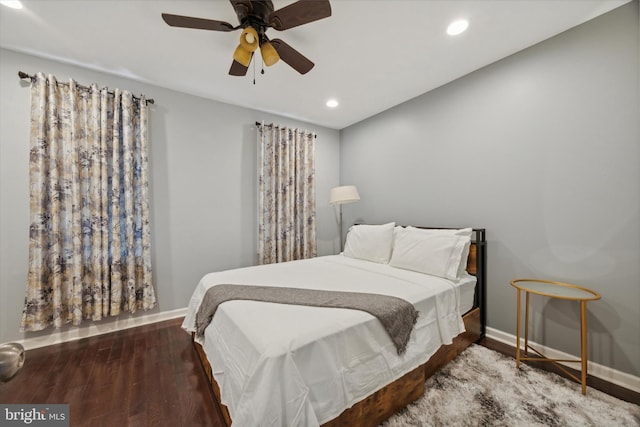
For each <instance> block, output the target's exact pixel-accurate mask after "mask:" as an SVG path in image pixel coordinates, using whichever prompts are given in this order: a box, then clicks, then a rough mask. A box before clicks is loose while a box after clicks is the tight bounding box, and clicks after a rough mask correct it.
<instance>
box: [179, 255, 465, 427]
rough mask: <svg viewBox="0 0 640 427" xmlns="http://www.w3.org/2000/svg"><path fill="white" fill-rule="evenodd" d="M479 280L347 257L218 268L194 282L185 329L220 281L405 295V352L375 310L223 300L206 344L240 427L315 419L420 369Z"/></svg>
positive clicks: (455, 327)
mask: <svg viewBox="0 0 640 427" xmlns="http://www.w3.org/2000/svg"><path fill="white" fill-rule="evenodd" d="M475 282H476V280H475V277H473V276H470V275H465V277H463V278H462V279H460V280H459V281H456V282H453V281H450V280H447V279H443V278H439V277H435V276H430V275H426V274H422V273H416V272H413V271H408V270H401V269H397V268H394V267H390V266H389V265H387V264H377V263H372V262H368V261H361V260H357V259H353V258H348V257H345V256H342V255H335V256H326V257H319V258H313V259H309V260H302V261H293V262H287V263H281V264H269V265H263V266H255V267H247V268H242V269H236V270H227V271H222V272H217V273H211V274H208V275H206V276H204V277H203V278H202V280H201V281H200V283H199V284H198V286H197V287H196V289H195V291H194V293H193V296H192V298H191V301H190V303H189V308H188V311H187V315H186V317H185V319H184V323H183V325H182V327H183V328H184V329H185V330H186V331H188V332H193V331H194V330H195V314H196V312H197V310H198V307H199V306H200V302H201V300H202V297H203V296H204V294H205V292H206V290H207V289H208V288H210V287H211V286H214V285H216V284H234V283H235V284H253V285H268V286H289V287H299V288H309V289H327V290H343V291H352V292H372V293H379V294H384V295H392V296H396V297H400V298H404V299H406V300H407V301H409V302H411V303H413V304H414V306H415V307H416V309H417V310H418V311H419V313H420V314H419V317H418V321H417V323H416V325H415V328H414V330H413V332H412V334H411V339H410V341H409V344H408V346H407V351H406V352H405V353H404V354H403V355H401V356H398V354H397V352H396V348H395V346H394V345H393V343H392V341H391V339H390V338H389V336H388V335H387V334H386V331H385V330H384V328H383V327H382V325H381V324H380V322H379V321H378V320H377V319H376V318H374V317H373V316H371V315H370V314H368V313H365V312H361V311H357V310H348V309H340V308H321V307H306V306H295V305H285V304H273V303H265V302H256V301H230V302H226V303H224V304H222V305H220V306H219V307H218V310H217V311H216V314H215V316H214V317H213V320H212V322H211V324H210V325H209V326H208V327H207V329H206V331H205V335H204V339H203V340H201V341H200V343H201V344H202V345H203V348H204V351H205V354H206V355H207V358H208V360H209V362H210V363H211V365H212V368H213V375H214V377H215V379H216V381H217V383H218V385H219V387H220V393H221V400H222V403H223V404H225V405H226V406H227V408H228V409H229V414H230V416H231V420H232V422H233V425H234V426H237V427H242V426H251V427H254V426H317V425H319V424H322V423H324V422H327V421H329V420H331V419H333V418H335V417H337V416H338V415H339V414H340V413H341V412H342V411H344V410H345V409H347V408H349V407H351V406H352V405H353V404H354V403H356V402H358V401H360V400H362V399H363V398H365V397H366V396H368V395H370V394H372V393H374V392H375V391H377V390H379V389H380V388H382V387H384V386H385V385H387V384H389V383H391V382H393V381H395V380H396V379H398V378H400V377H401V376H403V375H404V374H406V373H407V372H410V371H411V370H413V369H415V368H416V367H418V366H420V365H421V364H422V363H424V362H426V361H427V360H428V359H429V357H431V355H433V354H434V353H435V352H436V351H437V349H438V348H439V347H440V346H441V345H442V344H450V343H451V342H452V339H453V338H454V337H455V336H456V335H458V334H459V333H461V332H463V331H464V324H463V322H462V316H461V314H462V313H464V312H466V311H467V310H468V309H470V308H471V306H472V304H473V294H474V289H475Z"/></svg>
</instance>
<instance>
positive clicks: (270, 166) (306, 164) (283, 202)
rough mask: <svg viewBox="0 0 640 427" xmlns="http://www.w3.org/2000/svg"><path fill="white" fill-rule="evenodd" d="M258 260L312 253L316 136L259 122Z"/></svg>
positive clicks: (314, 210)
mask: <svg viewBox="0 0 640 427" xmlns="http://www.w3.org/2000/svg"><path fill="white" fill-rule="evenodd" d="M258 143H259V145H260V150H259V155H258V258H259V262H260V264H270V263H274V262H283V261H292V260H296V259H304V258H312V257H315V256H316V190H315V160H314V152H315V135H314V134H313V133H310V132H306V131H301V130H298V129H290V128H287V127H280V126H277V125H273V124H272V125H265V124H262V125H259V126H258Z"/></svg>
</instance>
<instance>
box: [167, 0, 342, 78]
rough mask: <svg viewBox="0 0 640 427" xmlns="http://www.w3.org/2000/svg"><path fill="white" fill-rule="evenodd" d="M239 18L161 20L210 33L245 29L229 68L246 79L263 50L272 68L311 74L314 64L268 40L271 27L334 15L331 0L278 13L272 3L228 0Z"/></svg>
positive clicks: (309, 1)
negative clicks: (279, 65) (257, 53)
mask: <svg viewBox="0 0 640 427" xmlns="http://www.w3.org/2000/svg"><path fill="white" fill-rule="evenodd" d="M229 1H230V2H231V5H232V6H233V9H234V10H235V12H236V15H238V21H239V22H240V24H239V25H236V26H235V27H234V26H233V25H231V24H229V23H228V22H223V21H216V20H213V19H204V18H194V17H190V16H182V15H172V14H169V13H163V14H162V19H164V21H165V22H166V23H167V24H168V25H170V26H172V27H183V28H195V29H199V30H210V31H225V32H228V31H234V30H238V29H242V34H241V35H240V44H239V45H238V47H237V48H236V50H235V52H234V54H233V62H232V63H231V68H230V69H229V74H230V75H232V76H244V75H246V74H247V69H248V67H249V64H250V63H251V59H252V58H253V53H254V52H255V50H256V49H258V48H260V53H261V55H262V59H263V61H264V63H265V65H267V66H270V65H273V64H275V63H276V62H278V59H282V60H283V61H284V62H286V63H287V64H289V65H290V66H291V67H292V68H293V69H294V70H296V71H297V72H299V73H300V74H306V73H308V72H309V71H310V70H311V69H312V68H313V66H314V63H313V62H311V61H310V60H309V59H307V58H306V57H305V56H304V55H302V54H301V53H300V52H298V51H297V50H295V49H294V48H293V47H291V46H289V45H288V44H287V43H285V42H284V41H282V40H280V39H273V40H269V38H268V37H267V35H266V31H267V29H268V28H274V29H275V30H278V31H284V30H288V29H289V28H293V27H297V26H299V25H303V24H307V23H309V22H313V21H317V20H319V19H323V18H327V17H329V16H331V5H330V4H329V0H299V1H296V2H295V3H291V4H290V5H288V6H285V7H283V8H281V9H278V10H275V11H274V8H273V2H272V1H271V0H229Z"/></svg>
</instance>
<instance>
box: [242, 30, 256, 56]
mask: <svg viewBox="0 0 640 427" xmlns="http://www.w3.org/2000/svg"><path fill="white" fill-rule="evenodd" d="M240 46H242V47H243V48H244V49H245V50H246V51H247V52H253V51H255V50H256V49H257V48H258V32H257V31H256V30H255V29H254V28H253V27H247V28H245V29H244V30H243V31H242V34H241V35H240Z"/></svg>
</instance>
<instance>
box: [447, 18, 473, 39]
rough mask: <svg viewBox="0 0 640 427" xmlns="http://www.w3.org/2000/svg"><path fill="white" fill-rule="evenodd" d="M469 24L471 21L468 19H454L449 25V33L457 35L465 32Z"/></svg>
mask: <svg viewBox="0 0 640 427" xmlns="http://www.w3.org/2000/svg"><path fill="white" fill-rule="evenodd" d="M468 26H469V21H467V20H466V19H458V20H457V21H453V22H452V23H451V24H449V26H448V27H447V34H449V35H450V36H457V35H458V34H461V33H464V32H465V30H466V29H467V27H468Z"/></svg>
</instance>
